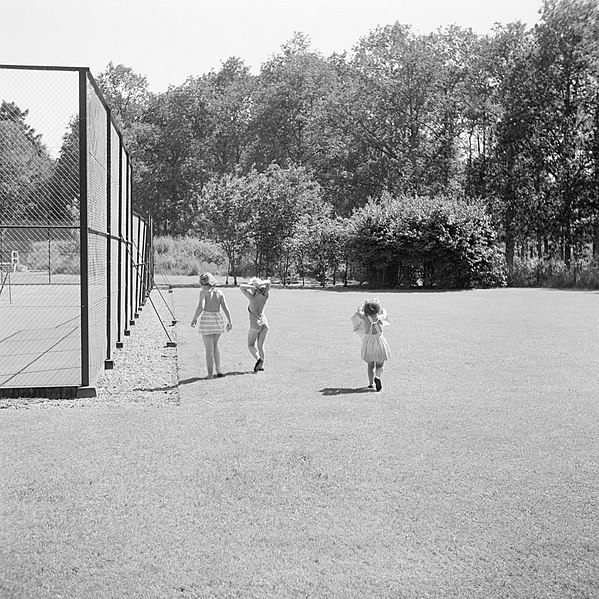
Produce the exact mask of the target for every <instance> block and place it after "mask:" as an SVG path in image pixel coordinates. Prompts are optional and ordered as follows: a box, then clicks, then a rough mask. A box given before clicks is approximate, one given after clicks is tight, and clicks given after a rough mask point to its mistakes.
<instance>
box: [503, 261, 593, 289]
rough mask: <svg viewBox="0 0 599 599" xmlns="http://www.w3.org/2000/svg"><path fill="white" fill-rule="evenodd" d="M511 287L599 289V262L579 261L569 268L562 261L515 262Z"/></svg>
mask: <svg viewBox="0 0 599 599" xmlns="http://www.w3.org/2000/svg"><path fill="white" fill-rule="evenodd" d="M510 286H511V287H554V288H559V289H566V288H570V289H599V261H597V260H588V259H584V260H577V261H574V262H572V264H571V265H570V268H568V267H567V266H566V264H565V262H563V261H562V260H554V259H552V260H547V259H545V260H542V259H538V258H531V259H528V260H520V259H515V260H514V272H513V274H512V276H511V277H510Z"/></svg>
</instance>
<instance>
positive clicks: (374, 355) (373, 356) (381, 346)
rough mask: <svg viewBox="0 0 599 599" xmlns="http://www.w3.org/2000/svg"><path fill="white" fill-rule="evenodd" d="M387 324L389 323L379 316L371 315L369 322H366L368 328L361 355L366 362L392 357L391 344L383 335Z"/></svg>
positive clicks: (382, 360) (365, 325)
mask: <svg viewBox="0 0 599 599" xmlns="http://www.w3.org/2000/svg"><path fill="white" fill-rule="evenodd" d="M385 324H387V323H386V322H385V321H383V320H382V319H380V318H379V317H378V316H369V317H368V322H364V328H365V329H366V330H365V334H364V337H363V338H362V347H361V352H360V355H361V357H362V360H364V361H365V362H384V361H385V360H388V359H389V358H390V357H391V350H390V348H389V344H388V343H387V340H386V339H385V336H384V335H383V325H385Z"/></svg>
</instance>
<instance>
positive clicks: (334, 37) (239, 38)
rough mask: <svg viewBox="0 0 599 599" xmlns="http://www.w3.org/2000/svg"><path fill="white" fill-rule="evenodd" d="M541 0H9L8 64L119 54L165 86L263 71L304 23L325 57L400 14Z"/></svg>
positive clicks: (474, 22)
mask: <svg viewBox="0 0 599 599" xmlns="http://www.w3.org/2000/svg"><path fill="white" fill-rule="evenodd" d="M541 4H542V0H93V1H90V0H0V63H2V64H28V65H48V66H76V67H89V68H90V69H91V72H92V74H94V75H98V74H99V73H100V72H102V71H104V70H105V69H106V66H107V65H108V63H109V62H110V61H112V62H113V63H114V64H119V63H122V64H124V65H125V66H127V67H131V68H132V69H133V71H134V72H135V73H137V74H140V75H145V76H146V77H147V78H148V83H149V87H150V89H151V90H152V91H155V92H162V91H166V89H167V88H168V86H169V85H180V84H181V83H183V82H184V81H185V79H186V78H187V77H188V76H190V75H194V76H197V75H202V74H204V73H208V72H209V71H211V70H218V69H219V68H220V66H221V64H222V62H224V61H225V60H226V59H227V58H229V57H231V56H237V57H239V58H241V59H243V60H244V62H245V63H246V64H247V65H249V66H250V67H252V70H253V72H254V73H258V72H259V69H260V65H261V64H262V63H264V62H266V61H267V60H268V58H269V57H270V56H272V55H273V54H276V53H278V52H279V50H280V47H281V45H282V44H284V43H285V42H286V41H288V40H289V39H291V37H292V35H293V33H294V32H295V31H301V32H302V33H305V34H306V35H308V36H309V37H310V39H311V41H312V48H313V49H314V50H316V51H318V52H320V53H321V54H323V55H324V56H329V55H330V54H332V53H333V52H343V51H344V50H347V51H350V50H351V49H352V47H353V46H354V44H355V43H356V42H357V41H358V40H359V39H360V38H361V37H364V36H365V35H367V34H368V33H369V31H371V30H372V29H374V28H375V27H377V26H378V25H388V24H391V23H394V22H395V21H399V22H400V23H405V24H409V25H411V26H412V27H413V29H414V30H415V31H416V32H419V33H428V32H430V31H434V30H435V29H437V28H439V27H445V26H447V25H451V24H456V25H459V26H461V27H470V28H472V29H473V30H474V31H475V32H476V33H486V32H488V31H490V30H491V28H492V27H493V25H494V24H495V23H503V24H505V23H509V22H512V21H522V22H524V23H526V24H527V25H528V26H529V27H532V26H533V25H534V24H535V23H536V22H537V21H538V18H539V15H538V11H539V9H540V8H541Z"/></svg>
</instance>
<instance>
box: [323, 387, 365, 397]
mask: <svg viewBox="0 0 599 599" xmlns="http://www.w3.org/2000/svg"><path fill="white" fill-rule="evenodd" d="M320 392H321V393H322V394H323V395H327V396H328V395H350V394H352V393H372V389H368V388H367V387H358V388H357V389H356V388H352V387H326V388H324V389H321V390H320Z"/></svg>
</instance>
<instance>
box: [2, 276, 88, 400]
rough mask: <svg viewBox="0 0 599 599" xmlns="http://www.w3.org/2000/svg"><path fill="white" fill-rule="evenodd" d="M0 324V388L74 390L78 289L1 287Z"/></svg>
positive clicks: (77, 365)
mask: <svg viewBox="0 0 599 599" xmlns="http://www.w3.org/2000/svg"><path fill="white" fill-rule="evenodd" d="M17 274H20V273H17ZM23 274H26V273H23ZM0 321H1V322H2V335H1V337H0V389H1V388H23V387H71V386H72V387H77V386H78V384H79V381H80V379H81V306H80V288H79V286H78V285H64V284H63V285H61V284H54V285H35V284H16V285H15V284H11V285H10V286H8V285H5V287H4V289H3V291H2V293H1V294H0Z"/></svg>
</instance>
